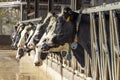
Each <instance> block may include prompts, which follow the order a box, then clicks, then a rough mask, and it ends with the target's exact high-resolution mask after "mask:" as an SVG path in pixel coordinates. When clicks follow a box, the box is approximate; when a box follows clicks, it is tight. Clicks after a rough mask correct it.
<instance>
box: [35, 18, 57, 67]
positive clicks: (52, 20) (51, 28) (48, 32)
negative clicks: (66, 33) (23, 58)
mask: <svg viewBox="0 0 120 80" xmlns="http://www.w3.org/2000/svg"><path fill="white" fill-rule="evenodd" d="M56 18H57V16H52V17H51V18H50V22H49V25H48V27H47V28H46V31H45V33H44V34H43V36H42V37H41V39H40V40H39V42H38V43H37V44H36V47H35V48H36V49H35V50H36V54H35V58H34V64H35V65H40V64H41V61H42V60H41V58H40V54H39V51H40V50H38V49H41V48H40V47H41V45H43V42H46V41H47V40H48V39H49V38H50V37H51V35H54V34H53V31H54V29H55V25H56Z"/></svg>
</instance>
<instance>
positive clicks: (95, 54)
mask: <svg viewBox="0 0 120 80" xmlns="http://www.w3.org/2000/svg"><path fill="white" fill-rule="evenodd" d="M90 18H91V19H90V20H91V22H92V23H91V26H90V31H91V51H92V68H93V69H92V77H93V79H94V80H98V79H99V80H100V79H101V67H100V66H101V65H100V56H99V50H98V42H97V36H96V25H95V18H94V14H92V13H91V14H90ZM98 74H99V75H98Z"/></svg>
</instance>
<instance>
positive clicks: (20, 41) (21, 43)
mask: <svg viewBox="0 0 120 80" xmlns="http://www.w3.org/2000/svg"><path fill="white" fill-rule="evenodd" d="M30 27H31V25H27V26H25V28H24V29H23V31H22V32H21V34H20V35H21V37H20V40H19V42H18V44H17V47H23V46H24V44H25V33H26V32H27V29H28V28H30Z"/></svg>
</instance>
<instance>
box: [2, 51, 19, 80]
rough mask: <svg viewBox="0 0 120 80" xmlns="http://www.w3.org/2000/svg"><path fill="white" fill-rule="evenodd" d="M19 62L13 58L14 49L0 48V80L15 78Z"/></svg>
mask: <svg viewBox="0 0 120 80" xmlns="http://www.w3.org/2000/svg"><path fill="white" fill-rule="evenodd" d="M18 72H19V64H18V62H17V61H16V60H15V51H11V50H0V80H16V74H18Z"/></svg>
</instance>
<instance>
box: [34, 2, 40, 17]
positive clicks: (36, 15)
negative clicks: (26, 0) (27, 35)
mask: <svg viewBox="0 0 120 80" xmlns="http://www.w3.org/2000/svg"><path fill="white" fill-rule="evenodd" d="M34 8H35V18H38V11H39V10H38V9H39V0H35V4H34Z"/></svg>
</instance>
